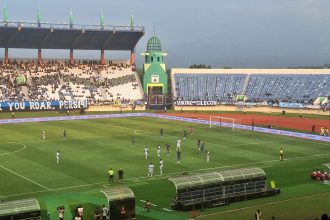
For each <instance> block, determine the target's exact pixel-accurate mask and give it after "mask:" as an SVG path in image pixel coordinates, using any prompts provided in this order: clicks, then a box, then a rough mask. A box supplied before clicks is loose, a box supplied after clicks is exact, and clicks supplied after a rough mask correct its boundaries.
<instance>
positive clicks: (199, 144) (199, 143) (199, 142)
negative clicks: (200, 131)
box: [197, 139, 201, 150]
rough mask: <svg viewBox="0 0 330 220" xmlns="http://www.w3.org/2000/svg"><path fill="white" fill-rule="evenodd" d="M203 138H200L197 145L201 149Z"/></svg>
mask: <svg viewBox="0 0 330 220" xmlns="http://www.w3.org/2000/svg"><path fill="white" fill-rule="evenodd" d="M200 146H201V139H198V141H197V147H198V150H201V147H200Z"/></svg>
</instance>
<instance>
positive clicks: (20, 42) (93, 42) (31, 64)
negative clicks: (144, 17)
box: [0, 17, 144, 104]
mask: <svg viewBox="0 0 330 220" xmlns="http://www.w3.org/2000/svg"><path fill="white" fill-rule="evenodd" d="M143 35H144V27H142V26H135V25H134V21H133V17H131V24H130V25H120V26H112V25H104V23H103V22H101V24H100V25H77V24H73V22H71V20H70V24H67V23H65V24H64V23H63V24H56V23H48V22H41V21H40V20H38V22H24V21H21V22H15V21H8V20H4V21H1V22H0V47H2V48H5V57H4V59H3V62H2V63H1V64H0V76H1V79H0V99H1V101H2V102H22V101H58V100H67V101H71V100H88V101H89V103H90V104H102V103H105V102H114V101H118V100H119V101H125V102H130V101H134V100H140V99H142V98H143V90H142V86H141V83H140V82H139V78H138V75H137V73H136V69H135V46H136V44H137V42H138V41H139V40H140V38H141V37H142V36H143ZM10 48H18V49H37V50H38V59H37V60H32V59H15V60H14V59H10V57H9V49H10ZM42 49H57V50H63V49H66V50H68V51H70V53H69V56H68V58H69V60H57V59H54V60H43V59H42ZM76 49H77V50H99V51H100V60H75V59H74V50H76ZM106 50H111V51H114V50H120V51H129V52H130V53H131V55H130V60H129V61H126V60H125V61H111V60H110V61H109V60H106V59H105V57H104V52H105V51H106Z"/></svg>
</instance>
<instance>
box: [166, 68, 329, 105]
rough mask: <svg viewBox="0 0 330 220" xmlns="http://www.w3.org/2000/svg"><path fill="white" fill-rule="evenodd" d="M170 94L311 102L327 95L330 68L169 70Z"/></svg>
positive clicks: (191, 97)
mask: <svg viewBox="0 0 330 220" xmlns="http://www.w3.org/2000/svg"><path fill="white" fill-rule="evenodd" d="M172 80H173V82H172V86H173V88H174V89H173V94H174V96H175V97H176V99H178V100H217V101H221V102H229V101H235V100H234V99H235V98H236V95H246V97H247V100H248V101H250V102H263V101H272V102H275V103H276V102H279V101H285V102H297V103H312V102H313V101H314V100H315V99H316V98H318V97H321V96H324V97H327V96H330V70H308V69H306V70H301V69H277V70H268V69H264V70H262V69H260V70H249V69H241V70H240V69H237V70H235V69H230V70H226V69H219V70H198V69H195V70H189V69H174V71H173V70H172Z"/></svg>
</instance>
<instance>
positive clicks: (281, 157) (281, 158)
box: [280, 147, 283, 161]
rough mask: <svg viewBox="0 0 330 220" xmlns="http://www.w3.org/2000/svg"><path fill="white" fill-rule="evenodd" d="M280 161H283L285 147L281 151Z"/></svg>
mask: <svg viewBox="0 0 330 220" xmlns="http://www.w3.org/2000/svg"><path fill="white" fill-rule="evenodd" d="M280 160H281V161H282V160H283V147H281V150H280Z"/></svg>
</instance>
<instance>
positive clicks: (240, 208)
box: [0, 117, 330, 220]
mask: <svg viewBox="0 0 330 220" xmlns="http://www.w3.org/2000/svg"><path fill="white" fill-rule="evenodd" d="M191 125H192V126H193V134H192V135H188V138H187V139H186V140H183V141H182V145H183V146H182V162H181V164H177V163H176V155H175V147H176V140H177V138H179V137H180V138H182V137H183V129H186V130H187V131H189V127H190V126H191ZM161 127H162V128H163V129H164V131H165V138H163V139H161V138H160V132H159V131H160V128H161ZM64 129H66V131H67V138H66V139H64V138H63V130H64ZM43 130H45V131H46V140H42V133H41V132H42V131H43ZM0 134H1V140H0V177H1V181H0V200H5V201H6V200H13V199H21V198H30V197H33V198H37V199H38V201H39V202H40V204H41V208H42V209H43V210H44V211H43V214H44V217H43V219H46V216H45V214H46V211H45V210H46V209H47V210H48V211H49V212H50V216H51V219H57V212H56V207H57V206H60V205H64V206H65V208H66V212H65V219H71V218H72V212H71V210H72V209H73V208H74V207H76V206H77V205H79V204H81V205H83V206H84V207H85V215H86V216H87V217H86V218H85V219H88V220H89V219H93V217H92V213H93V211H94V209H95V207H96V206H98V205H102V204H105V203H106V198H105V196H104V195H103V194H102V193H101V192H100V190H102V188H104V187H109V186H110V187H111V185H115V186H117V185H120V184H122V183H118V182H116V183H114V184H110V185H109V183H108V177H107V171H108V169H109V168H110V167H112V168H113V169H114V170H115V171H117V170H118V169H119V168H122V169H123V170H124V171H125V175H124V176H125V177H124V178H125V181H124V184H126V185H128V186H129V187H131V188H132V189H133V191H134V193H135V195H136V205H137V208H136V211H137V219H143V220H152V219H171V220H176V219H177V220H180V219H187V218H188V217H189V215H190V213H189V212H170V211H166V210H164V209H163V208H166V209H169V204H170V201H171V199H172V198H173V197H174V195H175V188H174V185H173V184H172V183H171V182H170V181H168V177H170V176H175V175H180V174H182V173H183V172H188V173H200V172H207V171H213V170H223V169H234V168H242V167H261V168H263V169H264V170H265V172H266V174H267V179H268V184H269V182H270V180H274V181H275V183H276V186H277V187H279V188H281V194H280V195H277V196H274V197H267V198H261V199H256V200H250V201H244V202H238V203H232V204H230V205H229V206H224V207H217V208H212V209H204V210H198V211H199V212H200V214H201V216H200V217H199V219H207V220H213V219H226V220H230V219H253V215H254V212H255V210H256V209H261V211H262V212H263V219H271V216H276V219H315V218H316V217H320V215H321V213H323V212H328V213H330V199H328V198H329V196H330V186H329V185H324V184H321V183H320V182H314V181H311V180H310V178H309V174H310V172H311V171H312V169H313V168H325V167H322V164H324V163H329V162H330V144H328V143H322V142H313V141H308V140H301V139H296V138H290V137H284V136H276V135H269V134H261V133H256V132H250V131H242V130H236V131H232V130H231V129H227V128H219V127H218V128H217V127H215V128H209V127H208V126H207V125H198V124H190V123H185V122H177V121H168V120H162V119H152V118H138V117H134V118H133V117H131V118H117V119H98V120H81V121H60V122H40V123H39V122H38V123H24V124H11V125H1V126H0ZM131 136H134V137H135V140H136V143H135V144H134V146H131V142H130V137H131ZM198 139H201V140H203V141H205V142H206V145H205V148H206V150H209V151H210V152H211V161H210V163H206V155H203V154H201V153H200V152H199V151H198V149H197V140H198ZM166 143H168V144H170V146H171V149H170V150H171V151H170V155H169V156H168V157H167V156H166V148H165V144H166ZM158 144H160V145H161V150H162V152H161V154H162V158H163V159H164V175H163V176H159V159H158V158H157V153H156V147H157V145H158ZM145 146H148V147H149V155H150V158H149V159H148V160H146V159H145V158H144V147H145ZM280 147H283V148H284V157H285V160H284V161H279V149H280ZM57 150H60V153H61V161H60V164H56V155H55V154H56V151H57ZM150 162H153V163H154V164H155V166H156V167H155V174H156V176H155V177H153V178H149V179H148V178H146V176H147V165H148V164H149V163H150ZM269 185H270V184H269ZM147 199H149V200H150V201H151V202H152V203H154V204H156V205H157V207H153V208H152V210H151V212H150V213H144V212H143V211H142V206H143V203H142V202H141V201H140V200H147Z"/></svg>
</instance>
